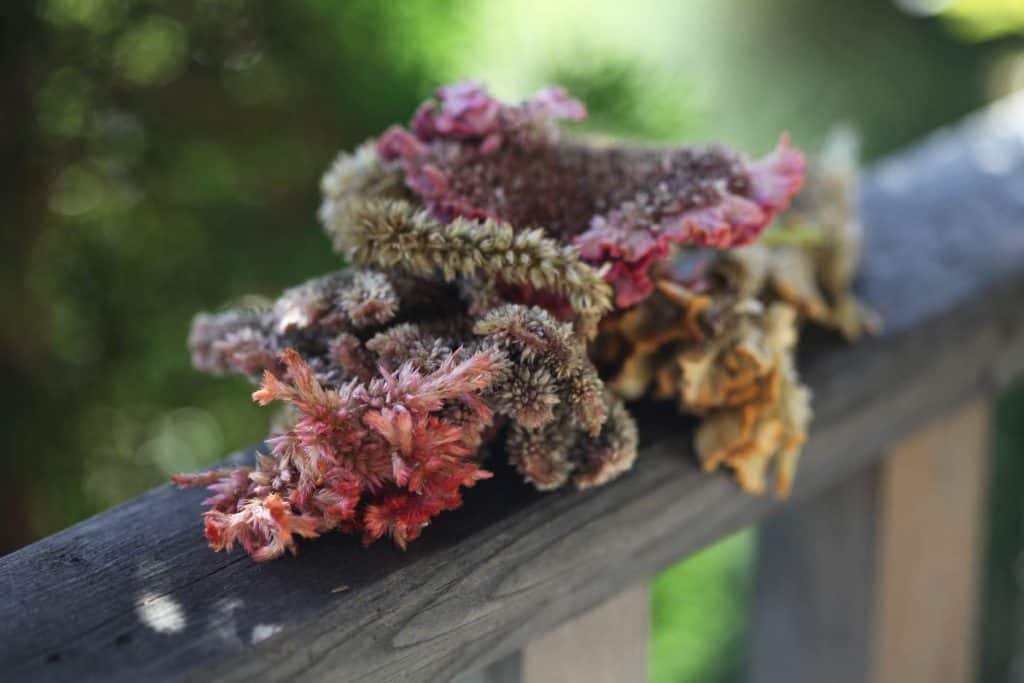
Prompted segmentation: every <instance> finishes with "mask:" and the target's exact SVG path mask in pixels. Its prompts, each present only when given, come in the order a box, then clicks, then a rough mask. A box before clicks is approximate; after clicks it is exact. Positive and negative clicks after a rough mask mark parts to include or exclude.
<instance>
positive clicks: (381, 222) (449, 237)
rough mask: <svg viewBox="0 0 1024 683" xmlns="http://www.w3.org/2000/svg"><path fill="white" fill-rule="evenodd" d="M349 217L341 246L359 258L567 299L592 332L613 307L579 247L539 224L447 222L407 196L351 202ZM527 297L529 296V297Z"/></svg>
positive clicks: (337, 232) (338, 240)
mask: <svg viewBox="0 0 1024 683" xmlns="http://www.w3.org/2000/svg"><path fill="white" fill-rule="evenodd" d="M346 215H347V220H346V221H344V222H342V223H340V224H332V225H329V226H328V229H329V230H330V231H332V234H333V237H334V241H335V245H336V246H337V247H338V248H339V249H341V250H343V251H344V253H345V254H346V255H347V256H348V257H349V258H350V259H351V260H352V261H353V262H354V263H358V264H362V265H367V266H374V267H378V268H386V269H398V270H401V271H402V272H406V273H412V274H415V275H420V276H423V277H431V276H433V275H435V274H439V275H440V276H441V277H442V278H443V279H444V280H445V281H448V282H452V281H455V280H458V279H461V280H463V281H467V280H468V281H473V282H479V281H483V282H490V283H492V284H494V285H495V288H496V289H495V291H496V292H498V293H499V296H498V300H500V299H501V298H502V297H501V296H500V292H501V290H502V289H504V290H505V293H506V294H507V295H508V296H512V297H513V298H518V299H520V300H522V299H523V298H524V297H523V296H522V295H523V294H524V293H529V292H534V291H536V292H548V293H550V295H552V303H555V298H556V297H560V298H561V300H562V301H561V304H562V305H561V306H558V305H556V306H554V307H555V308H560V309H562V312H563V313H564V312H566V310H571V311H572V313H573V314H574V315H576V316H577V317H578V318H579V319H580V320H581V321H582V322H581V324H582V325H583V327H585V328H586V329H587V330H589V329H592V328H593V327H594V325H596V323H597V320H598V319H599V318H600V316H601V315H602V314H604V313H605V312H607V311H608V310H609V309H610V308H611V291H610V289H609V287H608V285H607V284H606V283H605V282H604V281H603V280H602V279H601V276H600V274H599V273H598V272H597V271H595V270H594V269H592V268H590V267H589V266H587V265H586V264H584V263H582V262H581V261H580V260H579V258H578V256H577V254H576V250H575V249H573V248H572V247H567V246H563V245H560V244H558V243H557V242H555V241H554V240H553V239H551V238H550V237H546V236H545V235H544V233H543V232H542V231H540V230H527V231H519V232H517V231H515V230H514V229H513V228H512V227H511V226H510V225H508V224H507V223H500V222H497V221H494V220H490V219H488V220H484V221H482V222H476V221H470V220H465V219H459V218H457V219H455V220H454V221H452V222H451V223H441V222H439V221H437V220H435V219H433V218H431V217H430V215H428V214H427V213H426V212H425V211H422V210H419V211H418V210H416V209H415V208H414V207H413V206H412V205H411V204H409V203H408V202H405V201H379V200H378V201H374V200H368V201H366V202H362V203H356V204H353V205H352V206H351V208H350V210H349V211H348V213H347V214H346ZM524 302H525V301H524Z"/></svg>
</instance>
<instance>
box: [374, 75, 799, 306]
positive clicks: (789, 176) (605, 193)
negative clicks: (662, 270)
mask: <svg viewBox="0 0 1024 683" xmlns="http://www.w3.org/2000/svg"><path fill="white" fill-rule="evenodd" d="M585 115H586V110H585V108H584V107H583V105H582V104H581V103H579V102H576V101H575V100H573V99H571V98H569V97H568V96H567V95H566V94H565V92H564V91H563V90H561V89H558V88H553V89H547V90H542V91H541V92H539V93H538V94H537V95H536V96H534V97H533V98H532V99H530V100H527V101H526V102H524V103H522V104H518V105H507V104H503V103H500V102H498V101H497V100H494V99H493V98H491V97H490V95H488V94H487V93H486V91H484V90H483V89H482V88H481V87H480V86H476V85H473V84H466V83H463V84H459V85H456V86H451V87H448V88H441V89H440V90H439V91H438V94H437V100H436V101H435V102H428V103H426V104H424V105H423V106H422V107H420V109H419V110H418V111H417V112H416V115H415V116H414V117H413V121H412V124H411V130H406V129H403V128H399V127H393V128H391V129H389V130H388V131H387V132H385V133H384V135H382V136H381V137H380V139H379V140H378V141H377V150H378V153H379V154H380V156H381V158H382V159H384V160H385V161H390V162H395V163H400V164H401V167H402V170H403V172H404V177H405V182H406V185H407V186H408V188H409V189H410V190H412V192H414V193H415V194H416V195H417V196H418V197H419V199H420V201H422V203H423V204H424V206H426V208H427V209H428V210H429V211H430V212H431V213H432V214H433V215H434V217H435V218H437V219H439V220H442V221H449V220H452V219H454V218H456V217H463V218H472V219H486V218H490V219H498V220H501V221H505V222H507V223H509V224H511V225H514V226H516V227H518V228H522V229H525V228H529V227H543V228H544V229H545V230H546V231H547V232H548V233H549V234H551V235H553V236H555V237H557V238H559V239H561V240H563V241H566V242H570V241H571V242H574V243H575V244H576V245H577V246H579V248H580V250H581V254H582V256H583V258H584V259H585V260H586V261H588V262H591V263H596V264H609V265H610V268H609V270H608V271H607V275H606V277H607V278H608V280H609V281H610V282H612V283H613V284H614V286H615V291H616V303H617V304H618V305H619V306H628V305H631V304H634V303H636V302H638V301H640V300H641V299H642V298H643V297H645V296H647V295H648V294H650V292H651V290H652V284H651V281H650V279H649V277H648V271H649V270H650V268H651V267H652V265H653V264H655V263H656V262H658V261H660V260H662V259H664V258H665V257H666V256H668V254H669V252H670V246H671V245H672V244H690V245H696V246H705V247H715V248H720V249H726V248H730V247H737V246H742V245H745V244H750V243H752V242H753V241H755V240H756V239H757V237H758V236H759V235H760V234H761V232H762V231H763V230H764V229H765V228H766V227H767V226H768V224H769V223H771V220H772V218H773V216H774V215H775V213H776V212H777V211H779V210H780V209H782V208H784V207H785V206H786V204H787V203H788V201H789V199H790V197H791V196H792V195H793V194H795V193H796V192H797V191H798V190H799V189H800V187H801V184H802V182H803V169H804V164H803V158H802V156H801V155H800V154H799V153H798V152H795V151H794V150H792V149H791V148H790V147H789V143H788V140H787V139H786V138H785V137H783V139H782V141H781V142H780V144H779V147H778V149H776V150H775V152H773V153H772V154H771V155H769V156H768V157H766V158H764V159H761V160H759V161H749V160H747V159H745V158H744V157H742V156H741V155H739V154H736V153H735V152H732V151H730V150H727V149H725V148H722V147H678V148H669V149H657V148H638V147H614V146H597V145H593V144H588V143H586V142H582V141H577V140H572V139H569V138H563V137H561V136H560V135H559V130H558V127H557V126H556V125H555V122H556V121H557V120H558V119H571V120H577V121H578V120H580V119H582V118H584V117H585Z"/></svg>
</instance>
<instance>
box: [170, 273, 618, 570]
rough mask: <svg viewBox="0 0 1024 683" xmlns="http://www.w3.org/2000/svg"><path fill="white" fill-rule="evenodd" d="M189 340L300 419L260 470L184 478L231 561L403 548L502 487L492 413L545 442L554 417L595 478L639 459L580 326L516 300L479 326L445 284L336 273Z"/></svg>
mask: <svg viewBox="0 0 1024 683" xmlns="http://www.w3.org/2000/svg"><path fill="white" fill-rule="evenodd" d="M598 282H599V283H600V281H599V280H598ZM242 338H244V339H246V340H247V345H245V347H244V351H245V353H244V354H241V353H240V351H239V348H238V344H237V343H236V340H238V339H242ZM190 342H191V343H192V345H193V355H194V357H195V358H196V359H197V363H198V362H201V363H202V364H203V367H205V368H209V369H211V370H213V371H216V372H224V371H235V372H239V373H242V374H245V375H249V376H254V375H257V374H258V373H262V375H263V376H262V380H261V381H262V385H263V388H262V389H261V390H260V391H258V392H256V394H254V398H255V399H256V400H258V401H259V402H260V403H261V404H266V403H268V402H270V401H275V400H276V401H284V402H286V403H289V404H291V405H292V406H293V410H292V411H291V412H289V413H287V414H285V416H284V422H283V423H282V424H281V425H280V426H279V428H278V431H277V432H276V433H275V434H274V435H273V436H272V437H271V438H270V439H268V441H267V443H268V444H269V445H270V446H271V452H270V454H269V455H267V456H263V457H261V458H259V461H258V463H257V466H256V467H255V468H248V467H243V468H235V469H232V470H227V471H224V472H217V473H203V474H201V475H195V476H181V477H177V478H176V481H177V482H178V483H179V485H182V486H189V485H206V486H209V487H210V488H211V489H212V490H213V491H214V492H215V494H216V495H214V496H212V497H211V498H208V499H207V501H206V502H207V504H209V505H210V506H211V507H212V509H211V510H210V511H209V512H208V513H207V516H206V522H207V523H206V535H207V538H208V540H209V541H210V544H211V546H212V547H214V548H215V549H218V550H219V549H226V550H229V549H230V548H231V547H232V546H233V545H234V544H235V543H236V542H237V543H239V544H241V545H242V546H243V547H244V548H245V549H246V551H247V552H249V553H250V555H252V557H253V558H255V559H258V560H264V559H270V558H272V557H276V556H278V555H280V554H281V553H283V552H284V551H286V550H287V551H292V552H294V551H295V549H296V546H295V539H296V538H297V537H299V536H304V537H312V536H315V535H317V534H320V533H324V532H326V531H330V530H341V531H345V532H350V533H360V534H361V535H362V537H363V539H364V541H366V542H371V541H374V540H376V539H377V538H380V537H381V536H383V535H387V536H390V537H391V538H392V539H393V540H394V541H395V542H396V543H397V544H398V545H400V546H403V547H404V545H405V544H406V543H407V542H408V541H410V540H412V539H414V538H416V537H417V536H418V535H419V533H420V531H421V529H422V528H423V527H424V526H426V525H427V524H428V523H429V522H430V520H431V518H432V517H434V516H436V515H437V514H439V513H440V512H443V511H444V510H450V509H452V508H454V507H457V506H459V505H460V504H461V500H462V499H461V495H460V491H461V489H462V488H464V487H466V486H471V485H472V484H473V483H475V482H476V481H477V480H479V479H482V478H486V477H487V476H489V474H488V473H487V472H486V471H485V470H484V469H483V468H482V462H481V450H480V449H481V446H482V444H483V442H484V440H485V438H486V437H488V436H489V435H492V434H493V433H494V428H493V427H492V423H493V418H494V417H495V416H498V417H500V418H501V420H502V422H503V423H509V424H511V425H512V426H513V428H515V429H532V430H537V429H541V428H543V427H545V426H547V425H549V424H550V423H551V422H552V421H553V420H554V419H555V418H556V412H555V408H556V407H557V408H558V410H559V411H560V412H559V413H558V416H559V419H560V424H559V429H560V430H561V431H562V433H564V434H565V435H566V437H567V438H568V439H570V442H571V443H572V445H573V448H574V449H575V450H574V453H575V454H574V456H573V457H574V459H575V460H577V461H579V462H580V463H581V466H580V475H579V476H580V477H582V476H583V474H582V473H590V477H591V479H592V480H593V481H603V480H607V479H610V478H611V477H613V476H614V475H615V474H618V473H620V472H622V471H624V470H625V469H626V468H627V466H628V464H629V463H631V462H632V460H633V459H634V458H635V456H636V441H635V438H633V439H630V438H629V436H628V435H629V428H630V426H631V425H632V423H631V421H630V419H629V418H628V415H626V414H625V413H622V414H617V415H616V420H615V421H614V422H612V423H610V424H609V425H608V427H607V428H606V429H605V430H604V431H603V430H602V428H603V427H604V426H605V416H606V410H607V408H606V405H607V404H606V399H605V398H604V397H603V396H602V392H603V386H602V384H601V381H600V379H599V378H598V376H597V373H596V371H595V370H594V368H593V365H592V364H591V362H590V360H589V358H588V357H587V354H586V346H585V343H584V341H583V338H582V337H581V336H579V335H578V334H577V333H576V331H575V329H574V326H573V323H572V322H571V321H566V322H563V321H559V320H557V319H556V318H555V317H554V316H552V315H551V314H550V313H549V312H547V311H546V310H544V309H542V308H537V307H528V306H523V305H519V304H510V303H502V304H501V305H498V306H495V307H493V308H492V309H489V310H488V311H486V312H485V313H483V314H482V315H480V316H474V315H472V314H471V313H470V312H469V304H468V302H466V301H463V300H462V299H461V298H460V296H459V292H458V290H457V289H454V288H453V287H452V286H450V285H448V284H446V283H445V282H443V277H442V276H439V279H436V280H425V279H422V278H420V277H419V276H418V275H416V274H415V273H400V272H397V271H376V270H351V271H342V272H338V273H332V274H329V275H326V276H324V277H321V278H318V279H315V280H310V281H309V282H306V283H304V284H302V285H300V286H298V287H294V288H292V289H289V290H287V291H285V292H284V293H283V294H282V296H281V297H280V299H278V300H277V301H276V302H274V303H273V304H271V305H269V306H266V307H264V308H262V309H259V310H244V311H225V312H223V313H220V314H216V315H209V314H203V315H200V316H197V318H196V321H195V323H194V329H193V333H192V336H191V338H190ZM254 359H256V360H254ZM624 423H628V424H624ZM607 429H614V430H615V432H614V433H612V434H609V433H608V432H607ZM585 443H591V444H593V451H594V452H593V453H592V454H590V456H589V460H588V459H587V458H588V454H587V453H585V452H582V451H581V449H582V448H583V446H582V445H581V444H585ZM583 464H585V465H586V467H584V466H583ZM588 481H589V480H588ZM578 483H579V485H581V486H582V485H585V481H584V479H582V478H579V479H578Z"/></svg>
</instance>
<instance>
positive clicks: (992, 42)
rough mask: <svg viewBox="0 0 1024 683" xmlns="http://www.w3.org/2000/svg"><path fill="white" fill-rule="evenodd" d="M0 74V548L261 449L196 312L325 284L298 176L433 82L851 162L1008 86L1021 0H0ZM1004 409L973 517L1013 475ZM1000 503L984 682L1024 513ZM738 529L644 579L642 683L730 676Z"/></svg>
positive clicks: (645, 129)
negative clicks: (837, 140) (847, 127)
mask: <svg viewBox="0 0 1024 683" xmlns="http://www.w3.org/2000/svg"><path fill="white" fill-rule="evenodd" d="M0 69H2V73H3V78H2V80H0V98H2V99H0V145H2V150H3V161H4V171H5V173H6V174H7V179H6V181H5V182H4V183H3V184H2V187H0V193H2V200H0V218H2V223H0V225H2V226H3V245H4V247H3V249H2V250H0V259H2V268H0V313H2V315H3V318H4V321H5V324H4V325H3V326H0V379H2V380H3V386H5V387H7V388H6V390H5V391H4V392H3V398H2V399H0V400H2V401H3V402H4V406H3V410H2V412H0V415H2V417H0V420H3V433H5V434H7V437H6V438H7V439H8V444H9V445H13V449H10V448H8V449H7V450H8V455H7V456H6V458H5V464H6V467H5V481H6V482H7V483H6V485H5V495H4V496H2V497H0V519H3V520H4V521H3V524H2V526H0V554H2V553H4V552H8V551H11V550H13V549H15V548H17V547H19V546H21V545H23V544H26V543H29V542H31V541H32V540H34V539H36V538H39V537H40V536H43V535H46V534H50V533H53V532H54V531H56V530H58V529H61V528H63V527H65V526H67V525H69V524H72V523H74V522H76V521H78V520H80V519H82V518H84V517H86V516H88V515H90V514H93V513H95V512H97V511H99V510H102V509H104V508H106V507H109V506H111V505H114V504H116V503H117V502H119V501H121V500H123V499H125V498H127V497H130V496H134V495H136V494H138V493H140V492H142V491H144V490H145V489H147V488H149V487H151V486H153V485H155V484H159V483H161V482H163V481H165V480H166V478H167V476H168V475H169V474H170V473H173V472H177V471H181V470H191V469H195V468H200V467H202V466H204V465H206V464H209V463H212V462H214V461H216V460H219V459H221V458H222V457H223V456H224V454H226V453H227V452H229V451H231V450H233V449H237V448H240V447H243V446H246V445H249V444H252V443H253V442H255V441H257V440H258V439H260V438H261V437H262V436H263V435H264V434H265V431H266V427H267V416H268V414H267V412H266V411H261V410H260V409H258V408H257V407H255V406H254V405H252V404H251V403H250V402H249V401H248V400H247V395H248V393H249V392H250V391H251V388H250V387H249V386H248V385H247V384H246V383H245V382H244V381H243V380H233V379H213V378H209V377H206V376H203V375H200V374H198V373H196V372H194V371H193V370H192V369H191V367H190V364H189V358H188V353H187V352H186V349H185V337H186V334H187V331H188V326H189V321H190V319H191V317H192V315H193V314H194V313H195V312H197V311H199V310H203V309H215V308H218V307H220V306H222V305H224V304H225V303H228V302H230V301H232V300H234V299H237V298H239V297H240V296H242V295H244V294H247V293H258V294H264V295H274V294H275V293H276V292H278V291H279V290H280V289H281V288H282V287H284V286H287V285H289V284H293V283H296V282H298V281H300V280H302V279H305V278H308V277H310V276H312V275H315V274H318V273H321V272H323V271H326V270H329V269H332V268H335V267H337V265H338V259H337V257H336V256H335V255H334V254H333V253H332V252H331V251H330V249H329V246H328V243H327V240H326V239H325V238H324V237H323V235H322V234H321V232H320V229H319V226H318V225H317V222H316V219H315V210H316V206H317V203H318V180H319V176H320V174H321V173H322V171H323V170H324V169H325V168H326V166H327V164H328V163H329V161H330V160H331V158H332V157H333V156H334V154H335V153H336V151H337V150H338V149H340V148H349V147H352V146H353V145H355V144H356V143H358V142H360V141H362V140H363V139H365V138H367V137H368V136H371V135H374V134H376V133H377V132H379V131H380V130H381V129H382V128H383V127H385V126H386V125H388V124H390V123H392V122H397V121H406V120H407V119H408V117H409V115H410V113H411V112H412V110H413V109H414V108H415V106H416V105H417V104H418V103H419V102H420V101H421V100H422V99H424V98H425V97H426V96H428V95H429V94H430V93H431V92H432V91H433V90H434V88H436V87H437V86H438V85H440V84H442V83H445V82H448V81H452V80H456V79H460V78H465V77H471V78H477V79H480V80H484V81H486V82H487V83H488V84H489V85H490V87H491V89H492V90H493V91H495V92H496V93H497V94H499V95H501V96H504V97H508V98H519V97H523V96H525V95H527V94H529V93H531V92H532V91H533V90H534V89H535V88H537V87H538V86H540V85H543V84H546V83H551V82H555V83H561V84H563V85H565V86H566V87H567V88H568V89H569V90H570V92H571V93H572V94H574V95H576V96H577V97H579V98H581V99H582V100H584V101H585V102H586V103H587V104H588V106H589V108H590V111H591V114H592V116H591V119H590V122H589V123H587V124H586V127H587V128H589V129H591V130H596V131H601V132H606V133H613V134H616V135H625V136H632V137H637V138H644V139H650V140H661V141H681V140H711V139H719V140H722V141H725V142H728V143H729V144H732V145H735V146H737V147H740V148H742V149H746V150H747V151H749V152H751V153H763V152H765V151H767V150H768V149H769V148H770V147H771V145H772V144H773V142H774V140H775V139H776V138H777V136H778V133H779V132H780V131H781V130H789V131H790V132H791V133H792V135H793V138H794V141H795V142H796V144H797V145H798V146H800V147H804V148H807V149H813V148H814V147H815V146H816V145H817V144H818V143H819V142H820V141H821V139H822V138H823V136H824V134H825V132H826V131H827V130H828V128H829V127H830V126H831V125H833V124H834V123H837V122H845V123H849V124H852V125H853V126H855V127H856V128H858V129H859V130H860V131H861V133H862V136H863V139H864V152H865V155H866V157H867V159H868V160H869V161H870V159H872V158H876V157H877V156H879V155H882V154H885V153H886V152H889V151H891V150H893V149H895V148H897V147H899V146H901V145H904V144H906V143H908V142H910V141H912V140H914V139H915V138H918V137H919V136H921V135H923V134H925V133H927V132H928V131H930V130H932V129H934V128H936V127H937V126H940V125H942V124H944V123H947V122H950V121H953V120H955V119H957V118H959V117H960V116H962V115H964V114H965V113H967V112H970V111H971V110H974V109H976V108H978V107H980V106H982V105H983V104H984V103H985V102H987V101H990V100H992V99H994V98H997V97H999V96H1001V95H1004V94H1006V93H1008V92H1010V91H1013V90H1015V89H1020V88H1024V0H857V1H850V2H823V1H822V0H770V1H769V0H764V1H761V2H750V1H749V0H747V1H744V0H685V1H682V0H632V1H631V2H628V3H622V2H618V1H617V0H563V1H561V2H551V0H514V1H513V0H479V1H475V0H439V1H430V2H428V1H423V2H412V1H407V2H378V1H376V0H346V1H345V2H335V1H333V0H290V1H289V2H274V1H273V0H175V1H173V2H172V1H170V0H167V1H164V2H160V1H157V0H37V1H34V2H30V1H24V0H6V1H5V2H4V3H3V8H2V9H0ZM1017 394H1018V395H1017V396H1015V397H1014V396H1011V397H1010V398H1008V399H1007V400H1006V401H1004V404H1003V406H1002V407H1001V409H1000V411H999V423H1000V428H999V430H998V431H997V438H996V449H997V469H996V471H997V475H999V476H998V477H997V480H998V482H999V485H1000V486H1002V487H1003V488H1004V489H1005V491H1008V494H1007V493H1005V492H1004V496H1003V497H1002V498H1000V497H998V496H996V497H995V498H993V500H994V501H1005V500H1008V499H1011V500H1012V499H1015V498H1016V497H1017V496H1019V491H1020V490H1021V487H1022V486H1024V474H1022V472H1021V471H1020V470H1021V466H1020V465H1018V464H1016V462H1015V461H1014V459H1013V458H1010V455H1011V454H1014V453H1017V454H1019V453H1020V451H1021V449H1022V445H1021V444H1022V438H1024V434H1021V430H1022V429H1024V428H1022V426H1021V423H1022V422H1024V420H1022V419H1021V416H1024V395H1022V394H1024V392H1020V391H1018V392H1017ZM1014 430H1016V433H1014ZM999 454H1002V455H999ZM1016 460H1019V458H1017V459H1016ZM999 463H1002V464H1001V465H1000V464H999ZM1007 496H1009V498H1007ZM993 504H994V505H996V506H1001V507H1000V509H999V510H998V511H997V514H996V515H995V516H994V518H993V528H992V530H991V533H990V537H991V539H992V543H991V544H990V545H991V547H990V551H989V552H990V555H993V556H997V555H999V554H1000V553H1002V555H1001V557H1003V558H1004V559H1005V564H999V563H993V562H990V563H989V564H990V567H993V569H991V570H990V576H989V582H988V587H987V591H988V601H989V605H990V606H989V608H988V610H989V611H988V612H987V617H986V629H987V630H986V634H987V636H986V638H985V641H986V646H985V647H986V656H985V658H984V661H985V666H988V667H990V669H989V675H987V676H986V677H985V678H983V679H982V680H1005V679H1004V678H1002V676H1003V675H1005V674H1006V672H1008V671H1009V667H1010V666H1011V662H1010V658H1009V655H1008V654H1006V652H1003V651H1002V650H1000V648H1002V647H1003V645H1002V643H1004V641H1006V642H1012V639H1013V637H1014V635H1013V633H1012V632H1010V633H1009V634H1007V631H1008V630H1009V631H1012V629H1009V625H1008V623H1004V622H1000V621H999V620H1000V618H1003V617H1005V616H1006V614H1005V613H1006V612H1007V610H1009V609H1010V607H1007V606H1006V605H1012V603H1006V600H1007V596H1008V595H1011V594H1012V595H1016V593H1015V592H1014V591H1015V590H1016V589H1015V585H1016V578H1015V577H1014V575H1013V574H1012V572H1011V571H1010V570H1008V569H994V567H1011V566H1013V562H1012V560H1013V558H1015V557H1016V553H1017V552H1018V551H1019V549H1020V547H1021V527H1022V519H1024V517H1022V515H1021V511H1020V507H1019V505H1006V504H1004V503H999V502H997V503H993ZM1003 508H1005V509H1003ZM197 514H198V512H197ZM751 540H752V536H751V535H750V534H749V533H747V534H742V535H740V536H737V537H734V538H732V539H729V540H728V541H726V542H724V543H723V544H720V545H718V546H715V547H714V548H712V549H709V550H707V551H705V552H704V553H702V554H701V555H698V556H697V557H695V558H694V559H692V560H691V561H689V562H687V563H685V564H683V565H680V566H678V567H676V568H674V569H671V570H669V571H668V572H666V573H665V574H664V575H663V576H662V577H661V578H659V579H658V581H657V582H656V584H655V604H654V618H655V629H654V642H653V648H652V668H653V673H654V676H655V680H657V681H691V680H700V681H727V680H732V679H733V678H734V676H735V674H736V672H737V671H738V670H739V669H740V668H741V667H742V655H741V652H742V640H743V631H744V624H745V610H746V591H747V583H748V580H747V579H748V574H749V571H748V567H749V558H750V552H751V548H752V545H751ZM1000 572H1002V573H1000ZM1003 603H1006V605H1003ZM993 604H995V605H996V607H992V605H993ZM999 605H1003V607H1002V608H1000V607H999ZM1000 610H1001V611H1000ZM1000 615H1002V616H1000ZM1011 616H1012V615H1011ZM1006 618H1009V617H1006ZM988 636H991V637H988ZM990 643H991V645H990ZM1007 647H1009V646H1007ZM1004 649H1006V648H1004Z"/></svg>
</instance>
